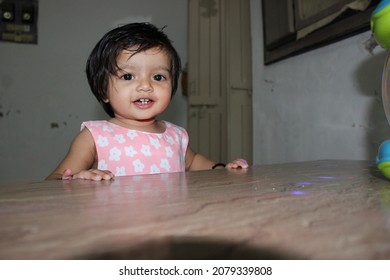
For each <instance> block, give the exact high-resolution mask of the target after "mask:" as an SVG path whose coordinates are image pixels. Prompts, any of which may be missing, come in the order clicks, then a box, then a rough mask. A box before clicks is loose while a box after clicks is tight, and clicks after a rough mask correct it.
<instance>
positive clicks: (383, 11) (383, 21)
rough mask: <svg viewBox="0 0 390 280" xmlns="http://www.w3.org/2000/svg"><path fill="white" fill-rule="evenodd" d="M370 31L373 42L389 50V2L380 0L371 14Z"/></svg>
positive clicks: (389, 0)
mask: <svg viewBox="0 0 390 280" xmlns="http://www.w3.org/2000/svg"><path fill="white" fill-rule="evenodd" d="M370 25H371V30H372V32H373V34H374V37H375V40H376V41H377V42H378V44H379V45H381V46H382V47H383V48H385V49H390V0H382V1H381V2H380V3H379V4H378V6H377V7H376V8H375V10H374V11H373V12H372V15H371V20H370Z"/></svg>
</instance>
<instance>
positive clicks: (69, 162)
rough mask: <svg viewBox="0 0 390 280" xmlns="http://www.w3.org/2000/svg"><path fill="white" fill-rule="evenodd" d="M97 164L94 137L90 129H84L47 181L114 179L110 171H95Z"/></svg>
mask: <svg viewBox="0 0 390 280" xmlns="http://www.w3.org/2000/svg"><path fill="white" fill-rule="evenodd" d="M95 162H96V149H95V143H94V141H93V137H92V135H91V133H90V132H89V130H88V129H83V130H82V131H81V132H80V133H79V134H78V135H77V136H76V138H75V139H74V140H73V142H72V144H71V146H70V149H69V151H68V154H67V155H66V156H65V158H64V159H63V160H62V162H61V163H60V164H59V165H58V167H57V168H56V169H55V170H54V171H53V173H51V174H50V175H49V176H48V177H47V178H46V180H51V179H88V180H110V179H112V178H113V177H114V175H113V174H112V173H111V172H110V171H103V170H97V169H94V168H96V166H95V165H96V164H95Z"/></svg>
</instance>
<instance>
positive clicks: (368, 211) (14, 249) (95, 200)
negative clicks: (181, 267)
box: [0, 160, 390, 259]
mask: <svg viewBox="0 0 390 280" xmlns="http://www.w3.org/2000/svg"><path fill="white" fill-rule="evenodd" d="M0 225H1V226H0V259H390V181H389V180H387V179H385V178H384V177H383V176H382V175H381V174H380V173H379V172H378V171H377V170H376V168H375V166H374V165H372V163H369V162H366V161H341V160H323V161H312V162H298V163H286V164H274V165H262V166H252V167H250V168H249V169H248V170H238V171H237V172H229V171H227V170H210V171H197V172H186V173H172V174H158V175H146V176H129V177H117V178H115V180H113V181H109V182H92V181H83V180H74V181H43V182H32V183H18V184H8V185H2V186H0Z"/></svg>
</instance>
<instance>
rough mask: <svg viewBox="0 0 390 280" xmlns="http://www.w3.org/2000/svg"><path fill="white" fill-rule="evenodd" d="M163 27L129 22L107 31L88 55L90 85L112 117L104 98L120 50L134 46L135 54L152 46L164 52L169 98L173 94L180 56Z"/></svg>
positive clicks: (114, 70)
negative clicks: (169, 79) (167, 72)
mask: <svg viewBox="0 0 390 280" xmlns="http://www.w3.org/2000/svg"><path fill="white" fill-rule="evenodd" d="M162 30H163V29H158V28H157V27H156V26H154V25H153V24H151V23H130V24H126V25H123V26H120V27H117V28H115V29H113V30H111V31H109V32H107V33H106V34H105V35H104V36H103V37H102V38H101V39H100V41H99V42H98V43H97V44H96V46H95V47H94V49H93V50H92V52H91V54H90V55H89V57H88V60H87V65H86V74H87V79H88V83H89V86H90V88H91V90H92V93H93V94H94V95H95V97H96V99H97V100H98V101H99V103H100V104H101V105H102V106H103V108H104V110H105V111H106V113H107V114H108V115H110V116H111V117H114V111H113V109H112V107H111V105H110V104H109V103H106V102H104V100H106V99H107V89H108V85H109V80H110V75H115V74H116V73H117V71H118V70H119V67H118V65H117V58H118V56H119V54H120V53H121V52H122V51H123V50H126V49H132V48H134V47H136V51H135V53H134V54H136V53H139V52H143V51H146V50H148V49H151V48H159V49H161V50H163V51H165V52H166V53H167V54H168V56H169V58H170V62H171V65H170V74H171V76H172V79H171V80H172V92H171V97H173V95H174V94H175V92H176V90H177V86H178V80H179V76H180V71H181V62H180V57H179V55H178V53H177V52H176V50H175V48H174V47H173V46H172V43H171V41H170V40H169V38H168V36H167V35H166V34H165V33H164V32H163V31H162ZM134 54H133V55H134Z"/></svg>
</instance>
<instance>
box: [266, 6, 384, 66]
mask: <svg viewBox="0 0 390 280" xmlns="http://www.w3.org/2000/svg"><path fill="white" fill-rule="evenodd" d="M379 2H380V0H327V1H324V0H262V10H263V29H264V64H265V65H268V64H271V63H275V62H277V61H280V60H282V59H286V58H288V57H291V56H295V55H299V54H302V53H304V52H307V51H310V50H313V49H315V48H319V47H322V46H325V45H328V44H331V43H334V42H336V41H339V40H342V39H345V38H347V37H350V36H353V35H356V34H358V33H361V32H364V31H367V30H369V29H370V17H371V14H372V12H373V10H374V9H375V8H376V6H377V5H378V3H379Z"/></svg>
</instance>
